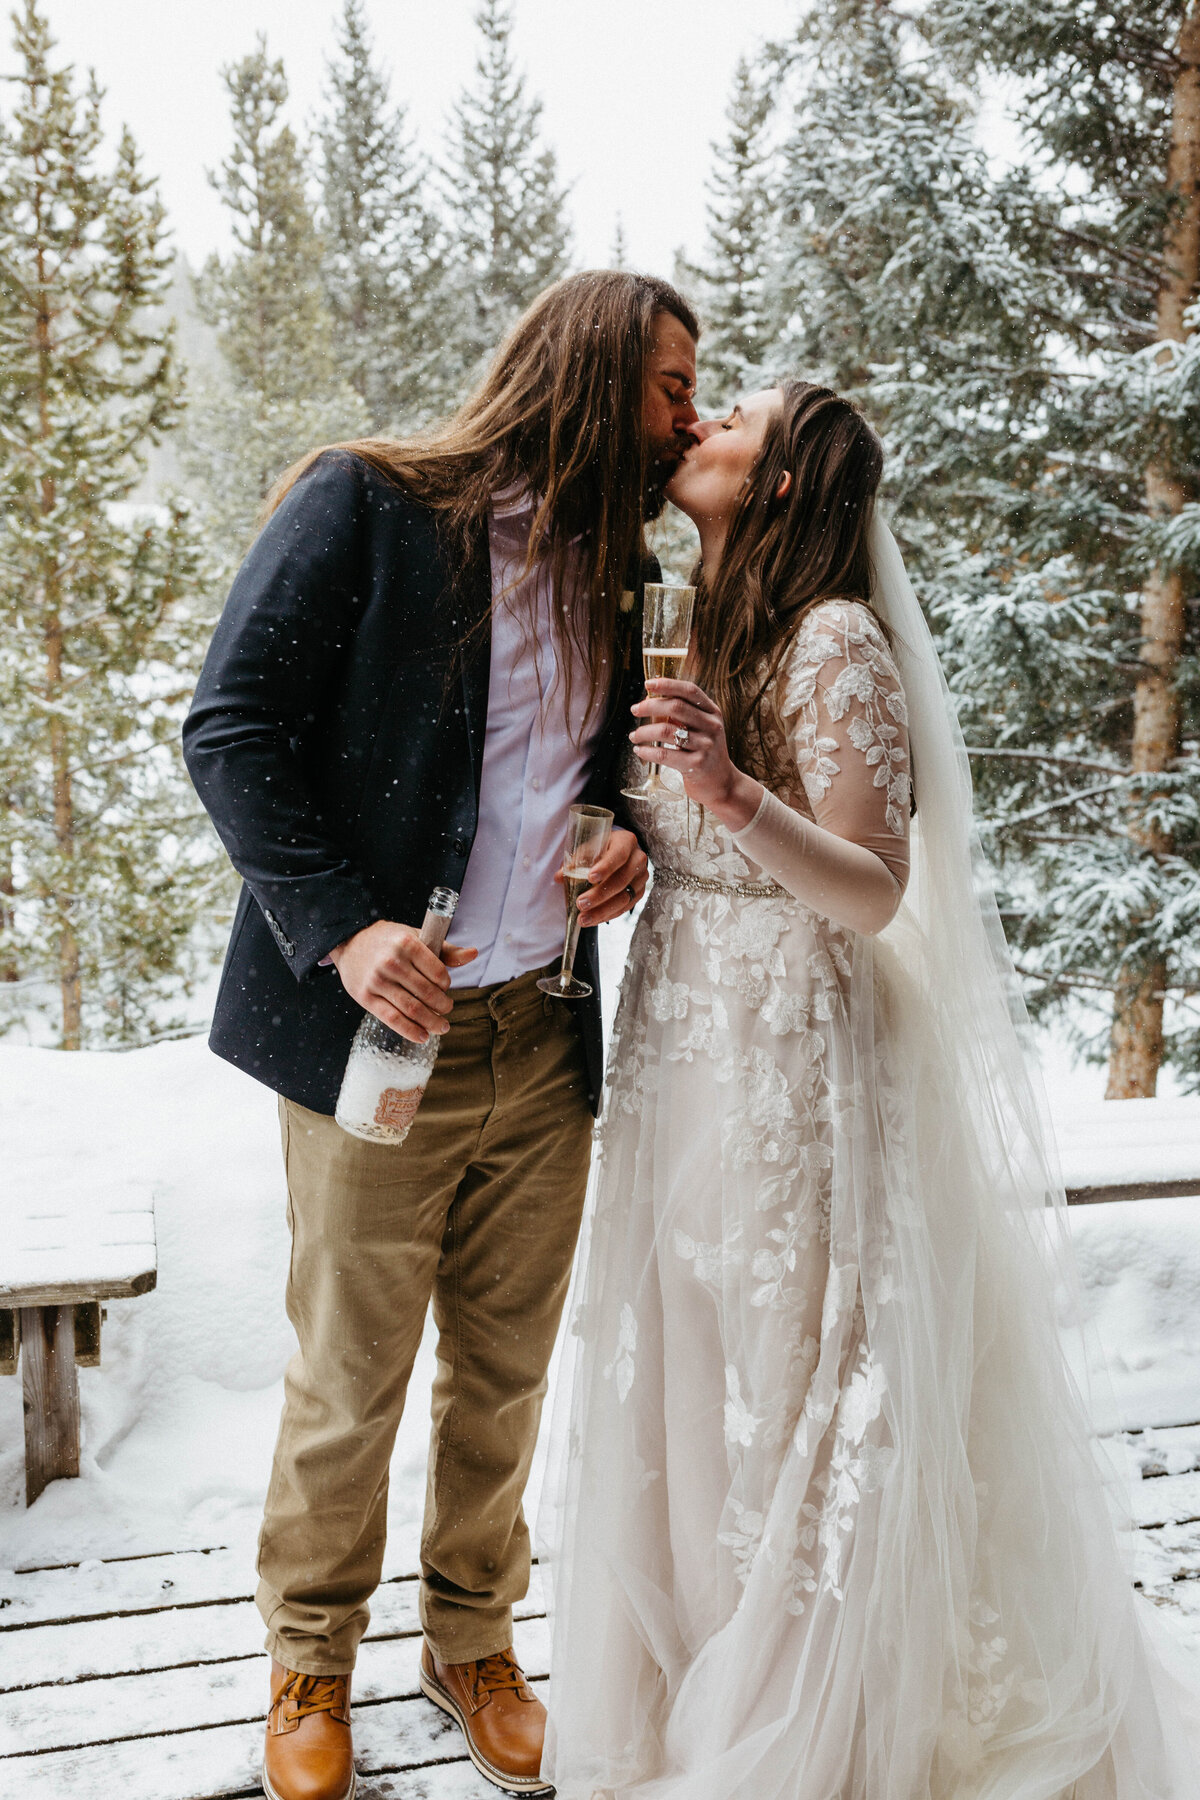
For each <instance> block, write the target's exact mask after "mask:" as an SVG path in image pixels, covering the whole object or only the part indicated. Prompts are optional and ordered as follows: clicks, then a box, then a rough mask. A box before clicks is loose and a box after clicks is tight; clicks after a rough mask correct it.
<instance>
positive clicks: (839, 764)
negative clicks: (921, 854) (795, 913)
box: [733, 600, 909, 932]
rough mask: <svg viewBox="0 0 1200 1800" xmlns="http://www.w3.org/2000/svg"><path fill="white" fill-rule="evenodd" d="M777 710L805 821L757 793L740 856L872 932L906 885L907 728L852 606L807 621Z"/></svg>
mask: <svg viewBox="0 0 1200 1800" xmlns="http://www.w3.org/2000/svg"><path fill="white" fill-rule="evenodd" d="M776 705H777V708H778V711H779V715H780V719H781V722H782V724H783V727H784V729H785V731H786V732H787V735H788V739H789V743H790V746H791V749H792V754H793V755H794V757H795V759H796V765H797V768H798V770H799V773H800V778H801V780H802V782H803V783H804V791H805V793H806V794H807V796H808V801H809V805H810V806H811V807H812V810H813V819H815V821H816V823H815V825H814V823H813V819H808V818H806V817H805V816H804V814H803V813H800V812H797V811H796V810H795V809H794V808H793V807H791V806H789V805H788V804H787V802H786V801H784V800H781V799H780V798H779V797H778V796H777V795H775V794H772V793H770V792H769V791H768V790H766V789H764V790H763V797H762V801H761V804H760V805H759V808H758V811H757V812H756V813H755V815H754V817H753V818H752V819H751V820H750V823H749V824H748V825H746V826H745V827H744V828H743V829H742V830H740V831H735V832H734V834H733V835H734V840H735V842H736V843H737V845H738V848H739V849H740V850H743V851H744V852H745V853H746V855H747V856H750V857H752V858H753V859H754V861H755V862H756V863H758V864H759V865H760V866H761V867H762V868H763V870H764V871H765V872H766V873H767V874H769V875H770V876H772V877H773V879H774V880H776V881H778V882H779V884H780V885H781V886H782V887H785V888H786V889H787V890H788V892H789V893H790V894H794V895H795V897H796V898H797V899H798V900H800V901H802V902H803V903H804V904H805V905H806V906H811V907H812V908H813V910H814V911H815V912H819V913H821V914H823V915H824V917H826V918H828V919H832V920H833V921H834V923H835V924H838V925H846V926H849V928H850V929H851V930H852V931H863V932H876V931H882V930H883V928H884V926H885V925H887V924H888V923H889V921H890V920H891V919H892V917H893V915H894V914H895V911H896V908H897V907H898V906H899V904H900V901H901V899H902V898H903V895H904V887H905V883H906V882H907V880H908V823H909V761H908V724H907V716H906V713H905V706H904V694H903V691H902V689H901V686H900V677H899V675H898V674H897V672H896V665H895V663H894V662H893V660H892V655H891V651H890V650H889V648H888V643H887V639H886V637H885V636H884V633H883V631H882V629H881V628H880V625H879V622H878V620H877V619H876V618H875V617H874V615H873V614H872V613H871V611H870V609H869V608H868V607H866V606H864V605H862V604H861V603H860V602H856V601H846V600H827V601H825V602H823V603H822V604H821V605H820V606H816V607H814V608H813V609H812V610H811V612H809V613H808V614H807V616H806V617H805V619H804V620H803V622H802V623H801V625H800V628H799V630H798V632H797V633H796V639H795V642H794V644H793V645H792V647H791V649H790V650H789V651H788V653H787V655H786V657H785V658H784V661H783V664H782V667H781V670H780V677H779V689H778V693H777V698H776Z"/></svg>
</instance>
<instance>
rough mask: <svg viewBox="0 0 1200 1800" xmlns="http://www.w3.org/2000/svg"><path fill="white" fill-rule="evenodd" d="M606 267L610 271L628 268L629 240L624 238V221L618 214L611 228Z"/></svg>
mask: <svg viewBox="0 0 1200 1800" xmlns="http://www.w3.org/2000/svg"><path fill="white" fill-rule="evenodd" d="M608 266H609V268H610V269H627V268H628V267H629V240H628V239H627V238H626V236H625V221H624V219H623V218H622V217H621V215H620V213H618V214H617V219H616V223H615V225H614V226H613V240H612V249H611V250H610V251H609V255H608Z"/></svg>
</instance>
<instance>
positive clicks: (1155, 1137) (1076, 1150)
mask: <svg viewBox="0 0 1200 1800" xmlns="http://www.w3.org/2000/svg"><path fill="white" fill-rule="evenodd" d="M1054 1125H1055V1135H1056V1136H1057V1138H1058V1149H1059V1156H1060V1158H1061V1160H1062V1174H1063V1183H1064V1186H1065V1187H1066V1190H1067V1201H1068V1203H1069V1204H1070V1205H1072V1206H1087V1205H1090V1204H1091V1203H1092V1202H1094V1201H1097V1200H1166V1199H1170V1198H1171V1197H1172V1196H1176V1195H1190V1194H1195V1195H1200V1099H1193V1098H1192V1097H1191V1096H1188V1097H1186V1098H1184V1099H1181V1100H1174V1099H1172V1100H1086V1101H1076V1102H1075V1103H1073V1104H1072V1105H1070V1106H1069V1107H1063V1108H1062V1109H1061V1111H1060V1113H1059V1114H1058V1115H1056V1117H1055V1121H1054Z"/></svg>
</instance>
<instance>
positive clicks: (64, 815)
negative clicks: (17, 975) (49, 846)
mask: <svg viewBox="0 0 1200 1800" xmlns="http://www.w3.org/2000/svg"><path fill="white" fill-rule="evenodd" d="M62 649H63V644H62V624H61V621H60V619H59V616H58V612H57V609H55V610H54V611H52V612H51V615H50V619H49V622H48V623H47V626H46V695H47V698H48V699H49V700H51V701H52V702H53V701H54V700H56V699H57V698H58V697H59V695H60V694H61V692H62ZM70 759H71V745H70V739H69V738H68V736H67V730H66V727H65V725H64V724H63V722H62V720H61V719H60V718H58V717H56V716H55V715H54V714H51V718H50V769H51V781H52V784H53V793H54V842H55V845H56V847H57V849H58V854H59V856H60V857H61V859H62V860H61V862H60V865H59V869H60V873H59V883H58V893H57V895H56V899H57V901H58V919H59V925H58V987H59V994H60V996H61V1000H62V1047H63V1049H64V1050H78V1049H80V1048H81V1047H82V1043H83V983H82V979H81V976H80V970H79V939H78V938H77V937H76V935H75V928H74V925H73V924H72V922H71V908H72V905H73V903H74V895H73V894H72V891H71V890H72V885H73V884H72V881H71V873H70V871H71V864H72V861H73V859H74V855H75V817H74V809H73V807H72V804H71V802H72V794H71V760H70Z"/></svg>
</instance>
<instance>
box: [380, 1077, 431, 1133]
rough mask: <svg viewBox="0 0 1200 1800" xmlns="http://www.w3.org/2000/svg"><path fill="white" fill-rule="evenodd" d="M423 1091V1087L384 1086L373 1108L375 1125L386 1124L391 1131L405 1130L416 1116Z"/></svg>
mask: <svg viewBox="0 0 1200 1800" xmlns="http://www.w3.org/2000/svg"><path fill="white" fill-rule="evenodd" d="M424 1093H425V1089H424V1088H423V1087H417V1088H392V1087H390V1088H384V1090H383V1092H382V1093H381V1094H380V1096H379V1104H378V1105H377V1106H376V1108H375V1123H376V1125H384V1126H387V1127H388V1128H389V1129H390V1130H392V1131H407V1130H408V1128H409V1126H410V1125H411V1124H412V1122H413V1120H414V1119H415V1118H416V1116H417V1108H418V1106H420V1104H421V1099H422V1097H423V1095H424Z"/></svg>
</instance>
